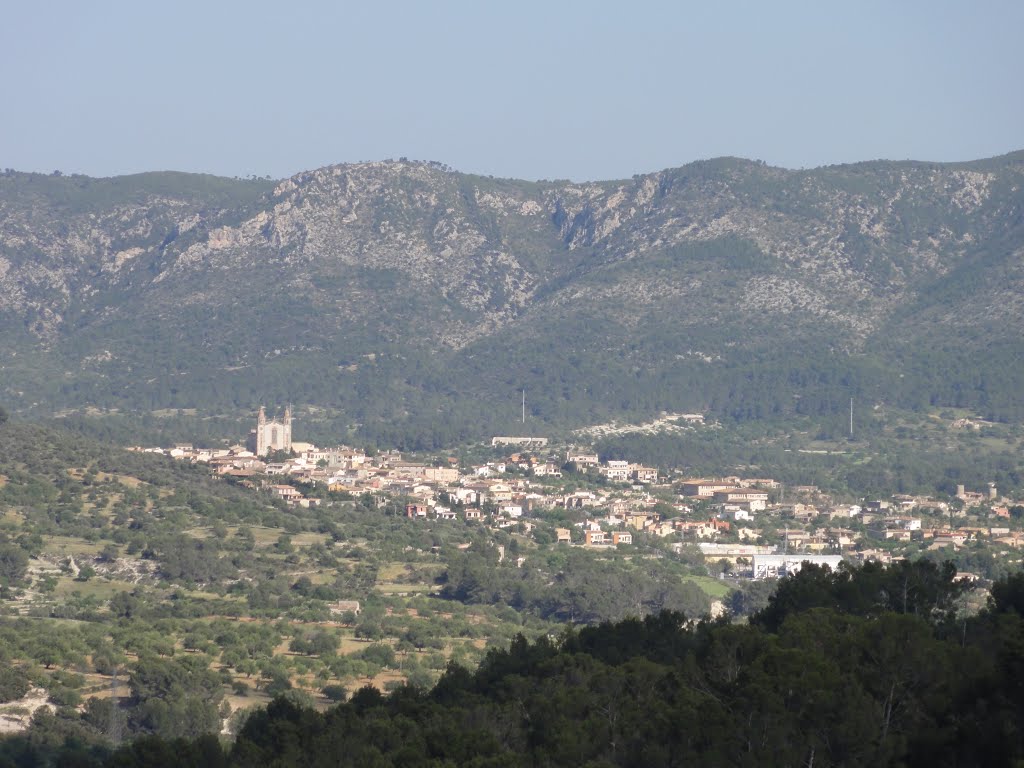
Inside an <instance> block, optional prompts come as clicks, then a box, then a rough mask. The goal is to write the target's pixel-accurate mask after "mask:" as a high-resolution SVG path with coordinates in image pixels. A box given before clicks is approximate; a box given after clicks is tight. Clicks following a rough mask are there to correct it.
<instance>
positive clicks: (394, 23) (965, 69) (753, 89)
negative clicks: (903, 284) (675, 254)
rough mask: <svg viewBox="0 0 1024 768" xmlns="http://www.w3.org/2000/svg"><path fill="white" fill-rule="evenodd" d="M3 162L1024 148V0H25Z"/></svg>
mask: <svg viewBox="0 0 1024 768" xmlns="http://www.w3.org/2000/svg"><path fill="white" fill-rule="evenodd" d="M2 7H3V11H4V12H3V14H2V18H3V24H2V25H0V167H3V168H14V169H16V170H20V171H39V172H47V173H48V172H52V171H54V170H60V171H62V172H64V173H84V174H88V175H90V176H113V175H120V174H126V173H136V172H141V171H150V170H178V171H192V172H202V173H214V174H218V175H223V176H242V177H247V176H251V175H256V176H271V177H274V178H283V177H286V176H291V175H293V174H295V173H299V172H301V171H304V170H309V169H313V168H318V167H321V166H325V165H330V164H333V163H344V162H358V161H364V160H382V159H387V158H395V159H397V158H399V157H408V158H409V159H413V160H436V161H440V162H442V163H445V164H447V165H450V166H452V167H453V168H455V169H457V170H460V171H465V172H470V173H479V174H487V175H494V176H503V177H514V178H521V179H573V180H575V181H583V180H597V179H618V178H628V177H630V176H632V175H634V174H637V173H646V172H650V171H655V170H660V169H663V168H668V167H675V166H680V165H684V164H686V163H688V162H691V161H694V160H700V159H706V158H711V157H718V156H722V155H734V156H739V157H746V158H749V159H755V160H763V161H765V162H767V163H769V164H771V165H778V166H783V167H787V168H810V167H816V166H820V165H828V164H834V163H845V162H856V161H861V160H874V159H892V160H901V159H916V160H929V161H954V160H970V159H978V158H983V157H991V156H994V155H999V154H1003V153H1006V152H1010V151H1014V150H1018V149H1024V84H1022V81H1024V77H1022V76H1024V45H1022V44H1021V43H1020V33H1021V30H1022V29H1024V2H1020V0H1006V1H1005V2H996V1H995V0H971V2H967V1H966V0H956V1H955V2H954V1H952V0H948V1H947V0H929V1H927V2H924V1H920V2H919V1H918V0H884V1H876V0H855V1H854V0H846V2H833V1H832V0H813V1H807V2H796V1H792V0H773V1H772V2H763V1H759V2H754V1H751V2H737V1H733V0H721V1H718V0H707V1H706V2H700V3H697V2H685V1H684V0H675V1H671V0H667V1H665V2H644V1H643V0H631V2H622V1H620V2H607V1H606V0H589V2H576V1H575V0H562V1H559V0H546V1H544V2H534V1H533V0H516V1H515V2H499V1H498V0H472V1H469V2H455V1H446V0H432V1H429V2H428V1H427V0H421V1H420V2H413V1H412V0H409V1H407V2H399V1H398V0H376V1H374V2H346V1H345V0H335V1H333V2H331V1H329V0H322V1H314V0H290V1H289V2H275V3H271V2H263V0H246V1H245V2H234V1H233V0H232V1H229V0H202V2H195V1H194V0H174V2H171V0H163V1H162V2H161V1H160V0H143V1H140V0H130V1H125V2H122V1H120V0H118V1H116V2H115V1H113V0H109V1H108V0H90V1H89V2H81V0H48V1H43V2H36V0H2Z"/></svg>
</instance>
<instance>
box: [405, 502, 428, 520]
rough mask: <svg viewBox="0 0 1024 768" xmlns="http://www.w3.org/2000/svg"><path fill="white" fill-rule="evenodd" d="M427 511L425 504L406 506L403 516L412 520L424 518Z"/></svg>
mask: <svg viewBox="0 0 1024 768" xmlns="http://www.w3.org/2000/svg"><path fill="white" fill-rule="evenodd" d="M429 509H430V508H429V507H428V506H427V505H426V504H406V505H405V516H406V517H412V518H420V517H426V516H427V512H428V511H429Z"/></svg>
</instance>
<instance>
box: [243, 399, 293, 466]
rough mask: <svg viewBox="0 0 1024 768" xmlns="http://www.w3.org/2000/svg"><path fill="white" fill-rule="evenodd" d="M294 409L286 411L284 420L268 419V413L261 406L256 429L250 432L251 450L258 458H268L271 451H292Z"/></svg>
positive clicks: (289, 408)
mask: <svg viewBox="0 0 1024 768" xmlns="http://www.w3.org/2000/svg"><path fill="white" fill-rule="evenodd" d="M291 449H292V409H291V406H288V407H287V408H285V409H284V418H282V419H280V420H278V419H267V413H266V411H265V410H264V409H263V406H262V405H261V406H260V412H259V414H257V416H256V429H254V430H251V431H250V432H249V450H250V451H252V452H253V453H255V454H256V455H257V456H266V455H267V454H268V453H270V452H271V451H291Z"/></svg>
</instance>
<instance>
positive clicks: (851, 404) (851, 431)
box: [850, 397, 853, 440]
mask: <svg viewBox="0 0 1024 768" xmlns="http://www.w3.org/2000/svg"><path fill="white" fill-rule="evenodd" d="M850 439H851V440H852V439H853V398H852V397H851V398H850Z"/></svg>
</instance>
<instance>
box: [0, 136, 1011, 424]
mask: <svg viewBox="0 0 1024 768" xmlns="http://www.w3.org/2000/svg"><path fill="white" fill-rule="evenodd" d="M1022 181H1024V152H1021V153H1014V154H1011V155H1006V156H1003V157H999V158H993V159H990V160H982V161H977V162H970V163H957V164H937V163H920V162H881V161H879V162H870V163H861V164H856V165H846V166H833V167H827V168H819V169H814V170H808V171H790V170H784V169H780V168H772V167H768V166H765V165H764V164H761V163H757V162H752V161H746V160H740V159H735V158H720V159H716V160H710V161H702V162H697V163H692V164H690V165H687V166H684V167H682V168H676V169H669V170H665V171H661V172H658V173H654V174H648V175H642V176H636V177H634V178H633V179H629V180H621V181H610V182H595V183H569V182H560V181H554V182H551V181H542V182H525V181H516V180H505V179H492V178H484V177H480V176H472V175H466V174H462V173H457V172H455V171H453V170H451V169H449V168H447V167H446V166H443V165H441V164H439V163H420V162H408V161H404V160H402V161H387V162H374V163H362V164H356V165H339V166H332V167H327V168H322V169H318V170H315V171H310V172H307V173H302V174H299V175H296V176H294V177H292V178H290V179H287V180H284V181H281V182H269V181H263V180H237V179H236V180H232V179H221V178H215V177H209V176H197V175H189V174H177V173H155V174H143V175H139V176H133V177H120V178H114V179H91V178H87V177H81V176H71V177H57V176H42V175H38V174H24V173H17V172H13V171H8V172H5V173H4V174H3V175H2V176H0V356H2V357H0V359H2V360H3V361H4V362H3V364H2V366H3V367H2V374H3V375H2V378H0V398H2V400H3V401H4V402H5V403H7V404H8V407H9V409H10V410H14V411H20V412H25V413H36V414H46V413H52V412H57V411H61V410H66V409H82V408H86V407H97V408H100V409H121V410H143V411H149V410H158V409H167V408H172V409H176V408H196V409H198V410H199V411H200V412H201V413H206V414H223V413H232V414H240V413H243V412H249V411H250V410H251V409H253V408H254V407H255V405H256V404H258V403H260V402H268V403H273V402H278V403H282V402H285V401H288V400H291V401H293V402H295V403H296V405H298V406H299V407H300V410H301V409H306V411H307V415H308V418H309V419H311V420H312V419H314V418H333V419H335V420H336V422H332V423H344V424H352V425H361V429H362V430H363V432H364V433H366V434H368V435H371V436H377V437H380V438H382V439H386V438H388V437H396V436H397V437H401V438H402V439H403V440H405V441H408V438H409V435H410V434H411V435H414V436H415V437H416V439H417V440H419V441H420V442H423V443H443V442H445V441H448V440H453V439H459V438H462V437H467V436H478V435H482V434H486V433H487V432H489V431H490V430H499V429H509V428H512V427H513V426H514V424H515V422H516V420H517V417H518V415H519V413H518V410H519V409H518V393H519V390H520V389H522V388H526V389H527V392H528V398H529V404H530V418H531V423H532V424H533V427H532V428H533V429H546V428H553V427H570V426H580V425H582V424H586V423H591V422H594V421H599V420H603V419H607V418H612V417H617V416H625V415H640V414H644V415H649V414H652V413H656V412H658V411H663V410H664V411H679V410H696V409H701V410H711V411H713V412H716V413H718V414H721V415H723V416H732V417H737V418H759V417H768V416H779V417H785V416H786V415H787V414H791V413H794V412H798V413H821V414H831V413H838V412H840V411H842V410H843V409H844V408H845V407H846V402H847V398H848V397H851V396H856V397H859V398H862V399H865V400H867V401H868V402H871V403H892V404H898V405H900V406H903V407H909V408H924V407H930V406H953V405H957V406H964V407H970V408H974V409H976V410H978V411H980V412H982V413H983V414H985V415H987V416H990V417H993V418H997V419H999V418H1003V419H1006V418H1014V419H1016V418H1020V417H1022V416H1024V407H1022V405H1021V404H1020V403H1018V398H1017V397H1016V392H1018V391H1021V389H1022V388H1024V363H1022V362H1021V361H1022V360H1024V348H1022V347H1024V344H1022V342H1021V338H1022V335H1021V331H1022V325H1024V290H1022V288H1024V259H1022V256H1024V191H1022Z"/></svg>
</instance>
